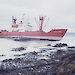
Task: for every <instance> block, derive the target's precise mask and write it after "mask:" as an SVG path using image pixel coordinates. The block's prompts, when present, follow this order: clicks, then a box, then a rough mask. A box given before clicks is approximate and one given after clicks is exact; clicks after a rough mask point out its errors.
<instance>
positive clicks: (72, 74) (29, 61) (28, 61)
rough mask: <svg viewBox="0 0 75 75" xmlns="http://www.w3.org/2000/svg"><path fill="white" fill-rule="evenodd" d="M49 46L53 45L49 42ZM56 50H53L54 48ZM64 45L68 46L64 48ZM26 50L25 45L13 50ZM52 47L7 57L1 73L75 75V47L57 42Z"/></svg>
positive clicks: (9, 74)
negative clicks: (13, 57) (10, 57)
mask: <svg viewBox="0 0 75 75" xmlns="http://www.w3.org/2000/svg"><path fill="white" fill-rule="evenodd" d="M47 46H51V45H50V44H48V45H47ZM57 47H59V48H60V49H57V50H56V51H52V50H53V49H56V48H57ZM62 47H66V50H65V49H62ZM21 49H22V50H24V48H23V47H20V48H16V49H13V50H12V51H21ZM53 49H51V48H47V49H46V48H42V49H41V50H40V51H39V52H35V51H34V52H29V53H24V54H21V55H16V56H17V57H18V56H23V57H21V58H15V59H6V60H3V61H1V63H0V75H75V47H74V46H73V47H69V46H68V45H67V44H62V43H59V44H56V45H55V46H53Z"/></svg>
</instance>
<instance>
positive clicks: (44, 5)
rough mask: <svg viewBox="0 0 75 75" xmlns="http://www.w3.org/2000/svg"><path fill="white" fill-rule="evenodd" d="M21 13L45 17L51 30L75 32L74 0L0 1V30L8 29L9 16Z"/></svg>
mask: <svg viewBox="0 0 75 75" xmlns="http://www.w3.org/2000/svg"><path fill="white" fill-rule="evenodd" d="M23 13H28V14H30V15H34V16H35V15H46V16H48V17H49V18H50V23H49V25H48V26H50V27H51V28H68V31H69V32H75V0H0V28H5V27H7V28H9V27H10V23H11V16H13V15H17V16H18V15H22V14H23ZM48 28H49V27H48Z"/></svg>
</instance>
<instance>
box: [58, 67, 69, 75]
mask: <svg viewBox="0 0 75 75" xmlns="http://www.w3.org/2000/svg"><path fill="white" fill-rule="evenodd" d="M57 74H58V75H69V72H67V70H66V68H64V67H63V66H62V67H59V69H58V72H57Z"/></svg>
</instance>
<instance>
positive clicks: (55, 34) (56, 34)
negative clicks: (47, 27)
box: [0, 16, 67, 41]
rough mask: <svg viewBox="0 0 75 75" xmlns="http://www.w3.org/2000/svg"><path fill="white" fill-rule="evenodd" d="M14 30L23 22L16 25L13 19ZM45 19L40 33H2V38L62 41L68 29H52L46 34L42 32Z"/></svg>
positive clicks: (0, 32)
mask: <svg viewBox="0 0 75 75" xmlns="http://www.w3.org/2000/svg"><path fill="white" fill-rule="evenodd" d="M12 21H13V23H12V28H15V29H16V28H18V26H19V25H22V21H21V22H20V23H19V24H16V19H15V18H14V17H12ZM43 21H44V17H43V16H42V17H41V18H40V28H39V30H38V31H23V32H21V31H19V30H16V31H11V32H9V31H0V37H3V38H4V37H6V38H17V39H18V38H19V39H39V40H50V41H59V40H61V39H62V38H63V37H64V35H65V33H66V31H67V29H52V30H51V31H49V32H44V31H43V30H42V25H43Z"/></svg>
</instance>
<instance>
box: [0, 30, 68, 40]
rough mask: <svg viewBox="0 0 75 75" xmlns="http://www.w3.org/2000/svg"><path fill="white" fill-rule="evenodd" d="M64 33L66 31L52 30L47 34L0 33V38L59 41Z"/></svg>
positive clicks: (37, 32)
mask: <svg viewBox="0 0 75 75" xmlns="http://www.w3.org/2000/svg"><path fill="white" fill-rule="evenodd" d="M66 31H67V29H52V30H51V31H50V32H48V33H46V32H43V31H28V32H18V31H14V32H0V37H2V38H5V37H6V38H16V39H40V40H50V41H59V40H61V39H62V38H63V36H64V35H65V33H66Z"/></svg>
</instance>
